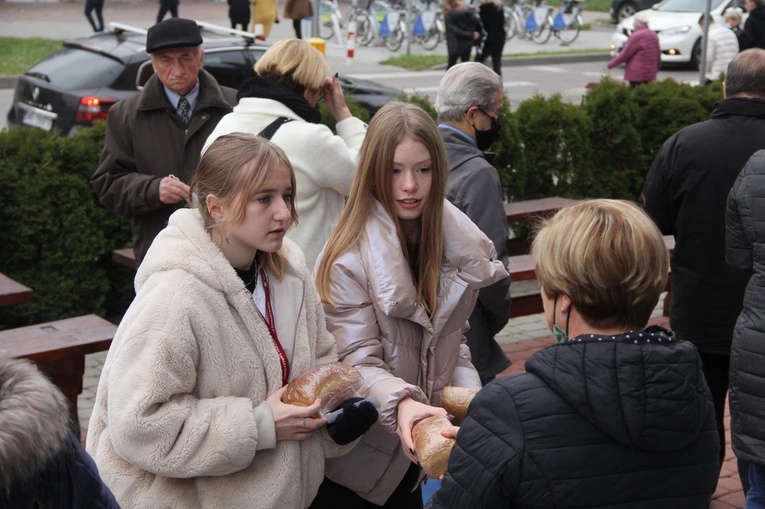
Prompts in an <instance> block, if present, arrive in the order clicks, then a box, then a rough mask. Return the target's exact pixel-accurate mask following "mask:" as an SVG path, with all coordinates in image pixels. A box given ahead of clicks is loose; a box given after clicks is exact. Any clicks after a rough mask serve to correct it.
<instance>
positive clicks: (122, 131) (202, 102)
mask: <svg viewBox="0 0 765 509" xmlns="http://www.w3.org/2000/svg"><path fill="white" fill-rule="evenodd" d="M199 87H200V89H199V98H198V100H197V104H196V107H195V108H194V111H193V113H192V117H191V121H190V123H189V126H188V129H185V130H184V127H183V124H182V123H181V121H180V120H178V115H177V114H176V111H175V107H174V106H173V105H172V104H170V101H169V100H168V99H167V95H166V94H165V90H164V87H163V85H162V82H160V81H159V78H157V76H156V75H154V76H152V77H151V78H149V81H148V82H147V83H146V87H145V88H144V89H143V91H142V92H141V93H139V94H135V95H132V96H130V97H128V98H126V99H123V100H122V101H120V102H118V103H117V104H115V105H114V106H112V108H111V109H110V110H109V116H108V117H107V120H106V140H105V142H104V150H103V152H102V153H101V160H100V162H99V165H98V169H97V170H96V172H95V173H94V174H93V176H92V177H91V179H90V183H91V184H92V185H93V189H95V191H96V194H97V195H98V199H99V200H100V201H101V203H103V204H104V206H105V207H106V208H107V209H109V210H110V211H111V212H112V213H114V214H119V215H122V216H127V217H129V218H131V224H132V229H133V247H134V248H135V256H136V262H137V263H138V264H140V263H141V261H142V260H143V257H144V256H145V255H146V251H148V249H149V246H150V245H151V243H152V241H153V240H154V237H156V236H157V233H159V232H160V231H161V230H162V229H163V228H164V227H165V226H166V225H167V219H168V218H169V217H170V214H172V213H173V212H174V211H175V210H176V209H178V208H180V207H183V206H184V205H185V204H184V203H183V202H181V203H177V204H175V205H164V204H163V203H162V202H160V201H159V182H160V180H162V178H163V177H167V176H168V175H171V174H172V175H175V176H176V177H178V178H179V179H181V180H182V181H183V182H185V183H187V184H188V183H190V182H191V179H192V178H193V176H194V174H195V173H196V170H197V165H198V164H199V158H200V154H201V153H202V146H203V145H204V143H205V141H206V140H207V137H208V136H209V135H210V133H211V132H212V131H213V129H214V128H215V125H216V124H217V123H218V121H219V120H220V119H221V118H222V117H223V116H224V115H225V114H226V113H228V112H230V111H231V109H232V107H233V106H234V105H235V104H236V90H234V89H231V88H227V87H220V86H219V85H218V83H217V82H216V81H215V78H213V77H212V75H210V74H209V73H208V72H207V71H205V70H202V71H200V73H199Z"/></svg>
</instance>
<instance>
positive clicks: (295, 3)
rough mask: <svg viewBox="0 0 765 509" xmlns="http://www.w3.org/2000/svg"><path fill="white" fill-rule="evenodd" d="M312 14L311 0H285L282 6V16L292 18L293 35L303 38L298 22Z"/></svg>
mask: <svg viewBox="0 0 765 509" xmlns="http://www.w3.org/2000/svg"><path fill="white" fill-rule="evenodd" d="M312 16H313V2H312V1H311V0H287V3H286V5H285V6H284V17H285V18H287V19H291V20H292V28H294V29H295V37H297V38H298V39H302V38H303V31H302V28H301V26H300V22H301V21H303V19H305V18H310V17H312Z"/></svg>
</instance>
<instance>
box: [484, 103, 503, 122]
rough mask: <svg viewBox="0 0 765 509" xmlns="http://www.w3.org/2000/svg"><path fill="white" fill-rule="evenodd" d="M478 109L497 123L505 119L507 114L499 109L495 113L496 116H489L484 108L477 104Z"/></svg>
mask: <svg viewBox="0 0 765 509" xmlns="http://www.w3.org/2000/svg"><path fill="white" fill-rule="evenodd" d="M478 109H479V110H480V112H481V113H483V114H484V115H486V116H487V117H489V118H490V119H492V120H493V121H495V122H496V123H498V124H501V123H502V121H503V120H505V117H507V114H505V113H502V112H501V111H498V112H497V113H496V116H491V115H489V114H488V113H487V112H486V110H485V109H483V108H481V107H480V106H478Z"/></svg>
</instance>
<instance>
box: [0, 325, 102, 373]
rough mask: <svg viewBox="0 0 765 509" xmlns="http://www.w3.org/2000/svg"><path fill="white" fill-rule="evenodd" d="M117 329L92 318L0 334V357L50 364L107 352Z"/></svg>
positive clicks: (12, 330)
mask: <svg viewBox="0 0 765 509" xmlns="http://www.w3.org/2000/svg"><path fill="white" fill-rule="evenodd" d="M115 332H117V326H116V325H114V324H113V323H111V322H109V321H107V320H104V319H103V318H101V317H99V316H96V315H85V316H78V317H75V318H68V319H65V320H58V321H56V322H48V323H41V324H37V325H30V326H28V327H19V328H17V329H10V330H5V331H0V355H1V354H6V355H10V356H12V357H15V358H21V357H23V358H25V359H30V360H32V361H35V362H53V361H57V360H59V359H64V358H67V357H72V356H84V355H86V354H89V353H94V352H101V351H104V350H108V349H109V345H111V342H112V338H114V333H115Z"/></svg>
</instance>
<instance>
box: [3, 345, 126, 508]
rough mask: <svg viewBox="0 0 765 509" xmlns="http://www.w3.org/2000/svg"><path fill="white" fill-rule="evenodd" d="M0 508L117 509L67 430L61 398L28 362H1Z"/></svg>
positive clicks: (89, 460)
mask: <svg viewBox="0 0 765 509" xmlns="http://www.w3.org/2000/svg"><path fill="white" fill-rule="evenodd" d="M0 387H1V388H2V391H0V423H2V425H0V507H7V508H13V509H34V508H36V507H38V506H37V501H38V500H44V501H45V503H46V505H45V506H43V507H47V508H48V509H119V505H118V504H117V501H116V500H115V499H114V495H112V492H111V491H109V488H107V487H106V485H105V484H104V483H103V482H102V481H101V478H100V477H99V475H98V469H97V468H96V464H95V463H94V462H93V459H92V458H91V457H90V456H89V455H88V453H86V452H85V450H84V449H83V448H82V446H81V445H80V443H79V442H78V441H77V439H76V438H75V436H74V434H73V433H72V431H71V429H70V421H69V418H70V417H69V415H70V414H69V406H68V404H67V400H66V398H64V396H63V394H61V392H60V391H59V390H58V389H57V388H56V386H54V385H53V384H52V383H51V382H50V381H49V380H48V379H47V378H45V376H44V375H42V374H41V373H40V372H39V371H38V370H37V368H36V367H35V366H34V365H33V364H31V363H29V362H27V361H20V360H14V359H9V358H4V359H0Z"/></svg>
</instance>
